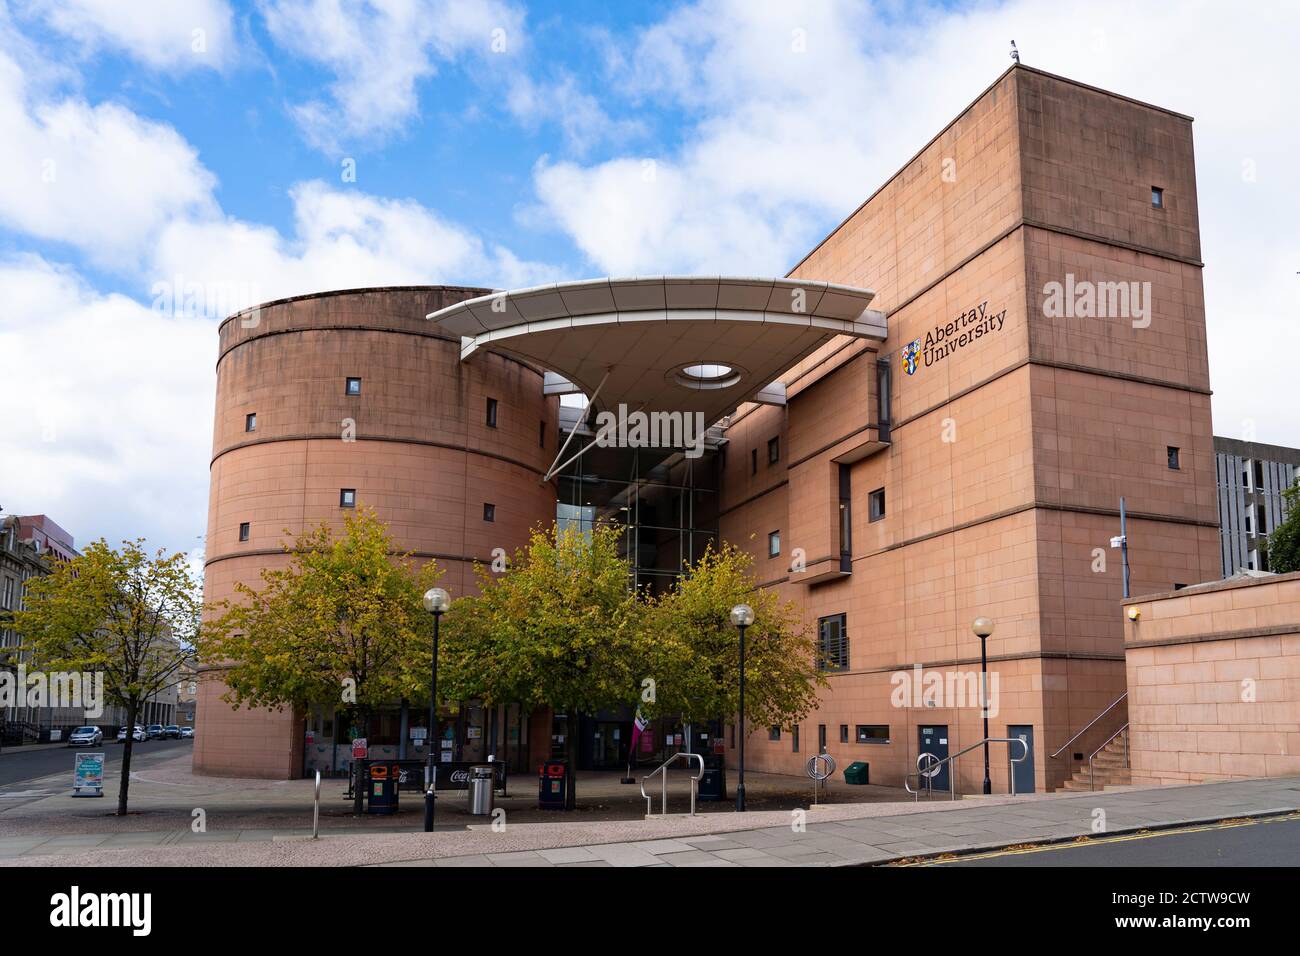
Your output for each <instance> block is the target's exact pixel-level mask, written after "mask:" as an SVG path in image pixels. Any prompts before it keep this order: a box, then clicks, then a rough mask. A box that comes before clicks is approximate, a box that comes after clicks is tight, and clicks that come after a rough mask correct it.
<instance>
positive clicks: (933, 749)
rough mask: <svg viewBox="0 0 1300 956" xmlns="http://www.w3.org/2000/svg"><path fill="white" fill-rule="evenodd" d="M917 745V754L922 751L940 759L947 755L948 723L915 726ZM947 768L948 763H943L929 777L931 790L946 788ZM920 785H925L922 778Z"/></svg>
mask: <svg viewBox="0 0 1300 956" xmlns="http://www.w3.org/2000/svg"><path fill="white" fill-rule="evenodd" d="M917 730H918V734H917V747H916V751H917V754H918V756H919V755H920V754H924V753H930V754H934V755H935V756H936V757H938V758H939V759H940V760H944V759H945V758H947V756H948V725H947V724H930V725H929V726H928V727H927V726H925V725H924V724H922V725H921V726H920V727H918V728H917ZM948 770H949V765H948V764H944V765H943V766H942V767H940V768H939V770H938V772H936V773H935V775H934V776H933V777H931V778H930V787H931V789H933V790H944V791H946V790H947V789H948ZM921 785H922V786H925V781H924V779H922V780H921Z"/></svg>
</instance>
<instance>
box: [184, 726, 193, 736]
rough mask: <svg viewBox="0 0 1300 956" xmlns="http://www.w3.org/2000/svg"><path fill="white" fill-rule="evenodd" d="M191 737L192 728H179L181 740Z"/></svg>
mask: <svg viewBox="0 0 1300 956" xmlns="http://www.w3.org/2000/svg"><path fill="white" fill-rule="evenodd" d="M193 736H194V728H193V727H182V728H181V737H182V738H184V737H193Z"/></svg>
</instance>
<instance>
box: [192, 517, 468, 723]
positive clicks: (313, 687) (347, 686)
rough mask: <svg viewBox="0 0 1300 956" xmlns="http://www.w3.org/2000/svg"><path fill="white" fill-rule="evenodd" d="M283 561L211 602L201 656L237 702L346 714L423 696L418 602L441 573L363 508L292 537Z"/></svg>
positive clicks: (427, 635)
mask: <svg viewBox="0 0 1300 956" xmlns="http://www.w3.org/2000/svg"><path fill="white" fill-rule="evenodd" d="M285 550H286V551H287V552H288V553H289V554H290V555H292V559H291V561H290V563H289V564H288V566H286V567H284V568H279V569H270V568H268V569H264V570H263V571H262V575H261V578H262V580H261V587H260V588H254V587H252V586H249V585H247V584H244V583H240V584H237V585H236V586H235V591H236V595H235V600H234V601H222V602H219V603H217V604H215V605H213V607H212V611H213V612H214V613H215V614H216V615H217V616H216V619H215V620H214V621H213V622H212V623H210V624H209V625H208V626H207V627H206V628H205V630H204V636H203V638H202V639H201V641H200V644H199V650H200V655H201V658H202V660H203V661H204V662H205V663H207V664H209V665H211V666H213V667H214V668H216V669H218V670H219V671H220V673H221V678H222V680H223V681H224V682H225V684H226V686H227V688H229V689H228V691H227V692H226V694H225V695H224V697H223V699H224V700H226V701H227V702H229V703H231V704H233V705H234V706H236V707H238V706H240V705H245V706H248V707H274V708H277V709H282V708H284V707H290V708H293V709H294V710H295V711H296V712H301V711H303V710H306V709H307V708H309V707H311V706H313V705H333V706H335V707H337V708H339V709H342V710H354V711H356V712H357V714H358V715H359V716H360V717H361V718H362V719H363V720H364V719H365V718H366V717H368V715H369V714H370V713H371V712H372V711H373V710H374V709H375V708H376V707H378V706H380V705H382V704H385V703H391V702H392V701H395V700H399V699H401V698H411V699H422V698H423V695H424V694H427V693H428V686H429V671H428V668H429V663H430V653H431V651H430V647H431V640H432V637H431V634H432V626H433V625H432V621H431V619H430V616H429V614H428V613H426V612H425V611H424V609H423V607H422V605H421V603H420V602H421V597H422V596H423V594H424V592H425V590H426V589H428V588H430V587H433V586H434V585H435V584H436V583H437V581H438V579H439V578H440V577H442V571H441V570H439V569H438V567H437V566H436V564H435V563H434V562H432V561H430V562H428V563H426V564H424V565H423V566H420V567H417V566H416V565H415V563H414V562H413V561H412V560H411V557H410V555H409V554H395V549H394V548H393V542H392V538H391V537H390V536H389V533H388V528H387V526H385V525H384V524H383V523H382V522H380V521H379V519H378V518H377V517H376V516H375V514H374V512H373V511H371V510H365V509H363V510H360V511H358V512H356V514H354V515H349V516H348V517H347V519H346V520H345V521H344V525H343V530H342V533H341V534H339V535H338V536H335V534H334V533H333V532H332V531H331V530H330V528H329V526H328V525H325V524H322V525H321V526H320V527H318V528H316V529H315V530H313V531H310V532H306V533H304V534H302V535H301V536H299V537H298V538H296V539H295V540H294V541H293V542H292V543H291V544H289V545H287V546H286V548H285Z"/></svg>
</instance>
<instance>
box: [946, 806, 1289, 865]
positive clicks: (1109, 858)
mask: <svg viewBox="0 0 1300 956" xmlns="http://www.w3.org/2000/svg"><path fill="white" fill-rule="evenodd" d="M931 865H937V866H961V867H967V866H1017V867H1020V866H1065V867H1075V866H1083V867H1130V866H1177V867H1184V866H1185V867H1201V866H1205V867H1220V866H1224V867H1232V866H1298V865H1300V819H1296V818H1295V817H1294V816H1288V817H1280V818H1279V817H1264V818H1259V819H1252V820H1240V821H1234V822H1230V823H1219V824H1211V825H1206V826H1195V827H1184V828H1178V829H1170V830H1152V831H1148V832H1144V833H1132V834H1126V835H1123V836H1115V837H1108V838H1101V839H1095V840H1092V841H1089V842H1087V843H1066V844H1063V845H1057V846H1043V847H1027V848H1022V849H1016V850H997V851H993V852H990V853H980V854H975V855H972V856H966V857H959V858H958V859H956V860H951V861H945V862H937V861H936V862H935V863H933V864H931Z"/></svg>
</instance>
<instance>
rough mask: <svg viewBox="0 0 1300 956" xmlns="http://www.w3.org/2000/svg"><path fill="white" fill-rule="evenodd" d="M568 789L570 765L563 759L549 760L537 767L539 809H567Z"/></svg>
mask: <svg viewBox="0 0 1300 956" xmlns="http://www.w3.org/2000/svg"><path fill="white" fill-rule="evenodd" d="M568 790H569V765H568V764H567V763H565V762H564V761H563V760H547V761H546V762H544V763H543V764H542V765H541V766H540V767H538V768H537V809H539V810H563V809H565V803H566V801H567V799H568V795H569V794H568Z"/></svg>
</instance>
